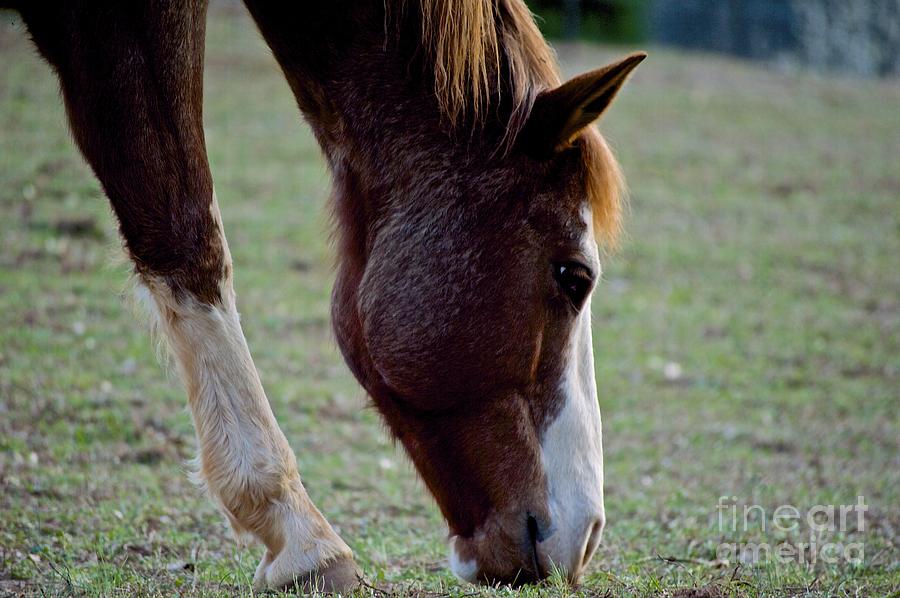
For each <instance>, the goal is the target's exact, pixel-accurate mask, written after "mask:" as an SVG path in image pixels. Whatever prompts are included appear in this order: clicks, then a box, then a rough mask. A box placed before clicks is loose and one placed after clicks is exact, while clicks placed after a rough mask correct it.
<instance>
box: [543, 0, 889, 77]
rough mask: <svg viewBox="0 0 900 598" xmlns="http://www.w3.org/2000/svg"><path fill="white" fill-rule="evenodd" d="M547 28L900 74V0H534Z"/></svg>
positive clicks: (564, 35) (576, 36)
mask: <svg viewBox="0 0 900 598" xmlns="http://www.w3.org/2000/svg"><path fill="white" fill-rule="evenodd" d="M531 7H532V10H534V11H535V12H536V13H537V14H538V16H539V17H540V19H539V23H540V25H541V28H542V30H543V31H544V34H545V35H547V36H549V37H552V38H556V39H565V40H570V41H571V40H593V41H604V42H613V43H627V44H646V43H651V44H662V45H666V46H672V47H677V48H687V49H692V50H701V51H708V52H720V53H723V54H729V55H732V56H739V57H742V58H750V59H753V60H758V61H762V62H765V63H767V64H769V65H772V66H776V67H779V68H782V69H790V68H794V69H796V68H808V69H814V70H817V71H820V72H836V73H849V74H854V75H859V76H866V77H887V76H892V75H897V74H900V2H897V0H537V1H535V2H532V3H531Z"/></svg>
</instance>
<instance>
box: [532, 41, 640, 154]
mask: <svg viewBox="0 0 900 598" xmlns="http://www.w3.org/2000/svg"><path fill="white" fill-rule="evenodd" d="M646 57H647V54H646V53H645V52H635V53H634V54H629V55H628V56H625V57H624V58H621V59H619V60H618V61H616V62H613V63H612V64H609V65H607V66H605V67H603V68H599V69H596V70H593V71H590V72H587V73H584V74H583V75H579V76H577V77H575V78H574V79H571V80H570V81H567V82H566V83H563V84H562V85H560V86H559V87H557V88H556V89H551V90H549V91H545V92H542V93H541V94H539V95H538V97H537V99H535V102H534V108H532V111H531V114H530V115H529V117H528V121H527V122H526V124H525V128H524V130H523V131H522V137H521V139H522V142H523V143H524V144H525V150H526V151H528V152H529V153H532V154H534V155H540V156H547V155H550V154H552V153H553V152H555V151H558V150H560V149H562V148H564V147H566V146H567V145H568V144H569V142H570V141H571V140H572V138H573V137H575V136H576V135H577V134H578V133H579V131H581V130H582V129H584V128H585V127H586V126H588V125H589V124H591V123H592V122H594V121H595V120H597V119H598V118H600V116H601V115H602V114H603V112H604V111H605V110H606V108H607V107H608V106H609V105H610V103H611V102H612V100H613V98H614V97H616V94H617V93H618V92H619V89H621V88H622V85H623V84H624V83H625V80H626V79H627V78H628V75H629V73H631V71H632V70H634V68H635V67H636V66H637V65H638V64H640V63H641V61H643V60H644V58H646Z"/></svg>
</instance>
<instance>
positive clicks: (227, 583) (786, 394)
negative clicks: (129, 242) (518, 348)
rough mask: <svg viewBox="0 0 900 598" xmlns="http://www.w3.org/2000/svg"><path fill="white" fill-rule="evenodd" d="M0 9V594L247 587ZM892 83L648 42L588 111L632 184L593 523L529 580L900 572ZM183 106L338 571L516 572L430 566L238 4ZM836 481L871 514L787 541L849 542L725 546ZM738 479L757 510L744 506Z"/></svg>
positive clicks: (743, 581) (767, 579) (584, 63)
mask: <svg viewBox="0 0 900 598" xmlns="http://www.w3.org/2000/svg"><path fill="white" fill-rule="evenodd" d="M0 17H2V18H0V239H2V245H0V595H6V594H12V595H16V594H27V595H32V594H41V595H48V596H68V595H76V596H94V595H108V596H144V595H148V596H172V595H184V596H211V595H249V594H250V593H251V590H250V586H249V582H250V579H251V576H252V573H253V570H254V568H255V566H256V563H257V561H258V559H259V557H260V549H259V548H258V547H249V548H240V547H238V546H237V545H236V544H235V543H234V542H233V540H232V539H231V537H230V532H229V531H228V529H227V527H226V525H225V523H224V520H223V518H222V517H221V516H220V515H219V514H218V513H217V511H216V510H215V508H214V507H213V505H212V504H211V503H210V501H208V500H207V499H206V498H204V497H203V496H202V495H201V493H200V492H199V490H198V489H197V488H196V487H195V486H193V485H192V484H191V483H190V482H189V481H188V478H187V476H186V475H185V473H186V470H187V465H186V460H187V459H189V458H190V457H192V456H193V454H194V439H193V431H192V427H191V423H190V418H189V416H188V413H187V411H186V409H185V403H186V402H185V395H184V393H183V391H182V390H181V388H180V387H179V384H178V382H177V380H176V379H175V375H174V374H172V373H170V374H166V373H165V368H164V367H161V366H160V364H159V361H158V359H157V355H156V353H155V351H154V345H153V343H152V342H151V340H150V339H149V336H148V335H147V333H146V330H145V327H144V326H143V325H142V323H141V322H140V318H139V317H137V316H135V315H134V313H135V312H134V311H133V310H132V309H130V308H129V307H128V305H127V301H126V300H125V299H124V297H125V296H126V295H127V288H126V279H127V272H128V267H127V265H126V264H125V263H124V262H123V260H122V259H121V250H120V245H119V241H118V237H117V234H116V230H115V225H114V222H113V219H112V217H111V214H110V211H109V209H108V207H107V203H106V201H105V199H104V198H103V196H102V194H101V191H100V188H99V185H98V183H97V182H96V181H95V179H94V178H93V177H92V175H91V173H90V171H89V169H88V168H87V167H86V166H85V164H84V163H83V161H82V159H81V157H80V156H79V154H78V153H77V152H76V150H75V148H74V146H73V144H72V142H71V140H70V136H69V134H68V132H67V127H66V124H65V117H64V110H63V107H62V105H61V103H60V101H59V93H58V90H57V86H56V83H55V80H54V78H53V76H52V74H51V72H50V70H49V69H48V68H47V67H46V66H45V65H44V64H42V63H41V61H40V60H39V59H38V58H37V56H36V53H35V51H34V50H33V49H32V48H31V47H30V45H29V44H28V42H27V39H26V36H25V35H24V33H23V32H22V30H21V26H20V25H19V24H18V21H17V19H16V18H15V17H14V16H12V15H10V14H9V13H0ZM630 49H631V48H628V49H624V48H608V47H602V48H601V47H589V46H581V47H567V48H562V49H561V60H562V62H563V64H564V67H565V69H566V71H567V72H569V73H574V72H577V71H580V70H585V69H587V68H590V67H594V66H598V65H601V64H603V63H605V62H606V61H607V60H609V59H611V58H613V57H614V56H615V55H616V54H618V53H624V52H625V51H627V50H630ZM898 109H900V82H897V81H893V82H872V81H855V80H848V79H829V78H820V77H814V76H811V75H796V74H794V75H788V74H777V73H772V72H768V71H765V70H762V69H761V68H760V67H757V66H753V65H748V64H744V63H738V62H733V61H729V60H726V59H721V58H714V57H709V56H703V55H687V54H678V53H675V52H671V51H664V50H656V51H652V49H651V56H650V58H649V59H648V60H647V61H646V62H645V64H643V65H642V66H641V67H640V68H639V69H638V71H637V73H636V74H635V76H634V78H633V80H632V82H631V83H630V85H629V86H628V87H627V89H626V90H625V91H624V92H623V94H622V95H621V97H620V98H619V100H618V101H617V103H616V105H615V106H614V107H613V109H612V110H611V112H610V114H609V115H608V116H607V118H606V120H605V121H603V122H602V123H601V129H602V130H603V132H604V133H605V134H606V135H607V136H608V138H609V139H610V141H611V143H612V145H613V146H614V147H615V148H616V150H617V152H618V155H619V157H620V159H621V161H622V163H623V165H624V169H625V172H626V174H627V177H628V180H629V183H630V187H631V190H632V198H631V209H630V213H629V216H628V219H627V238H626V241H625V243H624V247H623V248H622V250H621V252H620V253H619V254H618V255H616V256H613V257H610V258H608V259H607V260H606V262H605V273H604V281H603V283H602V284H601V286H600V287H599V289H598V291H597V292H596V294H595V296H594V307H593V309H594V339H595V352H596V373H597V379H598V384H599V392H600V403H601V409H602V412H603V417H604V437H605V438H604V446H605V455H606V477H607V481H606V505H607V515H608V527H607V530H606V532H605V534H604V538H603V544H602V546H601V547H600V550H599V552H598V554H597V555H596V557H595V558H594V560H593V563H592V565H591V567H590V570H589V573H588V575H587V576H586V579H585V583H584V585H583V586H581V587H580V588H575V589H571V588H567V587H566V586H565V585H564V584H562V583H560V582H559V581H558V580H557V581H551V582H548V583H545V584H543V585H540V586H537V587H532V588H528V589H526V590H524V591H523V593H524V594H525V595H535V596H537V595H541V596H552V595H567V594H570V593H575V594H579V595H586V596H605V595H614V596H618V595H646V594H657V593H666V594H668V595H685V596H687V595H693V596H720V595H721V596H729V595H739V596H745V595H746V596H756V595H771V594H778V595H780V594H801V595H802V594H810V595H847V596H856V595H891V594H893V595H897V593H898V592H900V554H898V546H897V545H898V542H900V535H898V534H900V445H898V437H900V273H898V272H900V257H898V256H900V113H898ZM205 118H206V130H207V142H208V146H209V155H210V161H211V165H212V170H213V175H214V177H215V181H216V189H217V195H218V199H219V202H220V205H221V207H222V212H223V216H224V221H225V227H226V231H227V234H228V239H229V242H230V245H231V250H232V252H233V254H234V259H235V268H236V287H237V293H238V298H239V306H240V308H241V312H242V315H243V324H244V330H245V332H246V334H247V337H248V340H249V343H250V347H251V349H252V351H253V354H254V356H255V359H256V363H257V366H258V367H259V369H260V372H261V375H262V378H263V382H264V384H265V386H266V390H267V392H268V395H269V397H270V399H271V401H272V404H273V408H274V410H275V413H276V415H277V417H278V420H279V422H280V423H281V425H282V427H283V429H284V430H285V433H286V435H287V437H288V439H289V441H290V443H291V445H292V447H293V448H294V450H295V451H296V453H297V457H298V460H299V462H300V469H301V472H302V475H303V479H304V482H305V484H306V487H307V489H308V490H309V493H310V495H311V496H312V497H313V499H314V500H315V502H316V503H317V504H318V506H319V507H320V508H321V509H322V510H323V512H324V513H325V514H326V515H327V516H328V518H329V519H330V521H331V522H332V523H333V524H334V525H335V526H336V527H337V529H338V531H339V533H341V535H342V536H343V537H344V539H345V540H347V542H348V543H349V544H350V546H351V547H352V548H353V550H354V551H355V554H356V557H357V559H358V561H359V563H360V565H361V566H362V568H363V570H364V571H365V574H366V577H367V583H368V584H369V587H366V588H363V589H362V590H361V593H362V594H363V595H376V596H382V595H385V594H386V593H388V594H390V593H394V594H399V595H421V596H432V595H443V594H449V595H456V596H462V595H465V596H473V595H474V596H478V595H485V596H491V595H507V594H512V593H513V591H512V590H509V589H503V588H494V589H491V588H487V589H483V588H475V587H473V586H469V585H466V584H463V583H461V582H458V581H456V580H455V579H454V578H453V576H452V575H451V573H450V572H449V570H448V569H447V567H446V558H445V534H446V527H445V525H444V523H443V521H442V519H441V517H440V515H439V513H438V511H437V509H436V508H435V506H434V504H433V501H432V500H431V498H430V497H429V496H428V495H427V493H426V491H425V490H424V488H423V486H422V485H421V484H420V483H419V482H418V481H417V479H416V474H415V472H414V470H413V468H412V467H411V466H410V465H409V464H408V462H407V460H406V458H405V457H404V456H403V454H402V453H401V451H400V450H399V449H398V448H396V447H394V446H393V444H392V442H391V440H390V438H389V436H388V435H387V434H386V432H385V429H384V428H383V426H382V424H381V423H380V422H379V420H378V417H377V414H376V413H375V412H374V410H372V409H370V408H367V406H366V401H365V397H364V396H363V394H362V393H361V391H360V390H359V387H358V386H357V384H356V382H355V381H354V380H353V378H352V376H351V375H350V373H349V371H348V370H347V368H346V367H345V366H344V364H343V362H342V360H341V358H340V356H339V354H338V352H337V350H336V347H335V344H334V341H333V339H332V334H331V330H330V324H329V292H330V286H331V283H332V278H333V274H332V262H333V258H332V251H331V249H330V247H329V241H328V229H329V223H328V212H327V204H326V199H327V194H328V186H329V181H328V176H327V173H326V171H325V166H324V162H323V159H322V157H321V155H320V152H319V149H318V147H317V146H316V144H315V142H314V140H313V138H312V135H311V134H310V132H309V130H308V128H307V127H306V126H305V125H304V124H303V123H302V121H301V119H300V116H299V113H298V111H297V109H296V107H295V105H294V102H293V98H292V96H291V95H290V92H289V89H288V86H287V84H286V83H285V81H284V80H283V78H282V77H281V75H280V73H279V71H278V70H277V67H276V65H275V63H274V60H273V59H272V58H271V55H270V53H269V51H268V50H267V49H266V47H265V46H264V44H263V42H262V41H261V40H260V38H259V36H258V35H257V33H256V31H255V29H254V27H253V26H252V24H251V23H250V22H249V19H248V18H247V17H246V15H245V14H244V13H243V12H242V11H226V10H223V9H216V10H214V11H213V13H212V15H211V16H210V30H209V39H208V49H207V68H206V105H205ZM720 496H725V497H728V498H727V499H726V502H725V505H726V507H727V505H730V504H731V502H735V503H737V504H738V507H737V509H738V519H739V521H738V522H737V525H733V522H732V521H731V511H730V510H729V509H730V507H727V508H726V509H724V510H723V509H717V506H718V505H719V503H720ZM858 496H864V497H865V498H864V500H865V503H866V505H867V506H868V511H867V512H866V513H865V518H864V526H859V525H858V521H857V519H856V517H850V518H848V523H847V525H845V526H841V527H842V528H843V529H839V530H837V531H830V530H826V531H821V532H820V533H819V537H818V538H817V540H818V543H817V546H818V547H817V548H814V549H812V550H810V549H808V548H804V549H803V550H804V554H805V555H806V561H809V560H811V558H810V556H811V554H816V553H820V552H821V547H822V545H824V544H830V545H831V546H835V545H836V544H837V543H840V544H841V545H843V546H848V545H851V544H862V545H863V547H864V557H863V558H862V559H861V562H857V563H850V562H847V560H846V559H840V558H839V559H837V561H838V562H836V563H828V562H825V559H822V558H818V559H817V560H816V563H815V564H811V565H807V564H798V563H797V562H796V561H797V559H796V558H795V559H793V561H794V562H779V561H778V560H777V559H775V558H769V559H765V558H760V559H755V558H754V557H753V556H752V555H749V556H748V555H746V554H745V555H744V556H743V558H741V557H736V556H731V557H729V556H728V555H727V554H724V553H723V552H722V551H721V550H720V549H719V548H718V547H719V546H720V544H722V543H723V542H725V543H728V542H736V543H752V544H760V543H764V544H769V545H771V546H772V547H773V548H774V547H775V546H776V545H778V544H780V543H782V542H784V543H786V544H787V545H788V546H794V547H796V546H797V545H798V544H799V543H808V542H809V533H810V531H812V528H811V527H810V526H808V524H806V523H804V524H803V525H800V526H798V529H794V530H789V531H783V530H781V529H778V527H777V526H775V525H773V521H772V514H773V512H774V510H775V509H776V507H778V506H780V505H790V506H793V507H795V508H796V509H797V510H798V512H799V513H801V514H804V515H805V514H806V513H808V512H809V510H810V509H811V508H813V507H814V506H815V505H825V506H828V505H834V506H836V507H837V506H839V505H853V504H855V503H856V502H857V497H858ZM732 497H734V498H732ZM744 505H757V506H758V507H759V509H756V510H755V511H753V514H754V515H759V514H760V512H761V511H762V510H765V514H766V517H762V518H761V519H762V521H760V520H758V519H754V520H753V521H750V522H749V523H748V525H743V521H742V519H743V517H742V515H743V511H742V507H743V506H744ZM723 513H724V514H725V517H724V519H725V524H724V525H720V515H722V514H723ZM820 515H821V513H820ZM763 522H764V523H765V525H763ZM783 527H787V526H783ZM833 551H834V549H832V553H833ZM819 556H820V557H821V554H819ZM754 561H755V562H754Z"/></svg>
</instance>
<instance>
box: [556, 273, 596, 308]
mask: <svg viewBox="0 0 900 598" xmlns="http://www.w3.org/2000/svg"><path fill="white" fill-rule="evenodd" d="M553 278H554V279H556V283H557V284H558V285H559V288H560V289H562V291H563V293H565V295H566V297H568V298H569V301H571V302H572V305H573V306H574V307H575V309H581V307H582V306H583V305H584V302H585V300H586V299H587V296H588V293H590V292H591V288H592V287H593V286H594V276H593V274H591V271H590V270H589V269H588V268H587V267H586V266H583V265H581V264H579V263H577V262H559V263H556V264H553Z"/></svg>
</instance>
